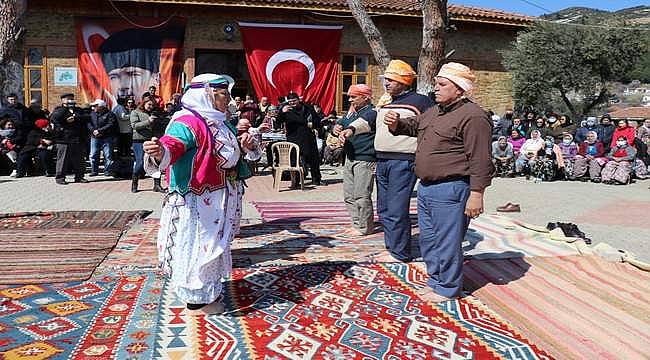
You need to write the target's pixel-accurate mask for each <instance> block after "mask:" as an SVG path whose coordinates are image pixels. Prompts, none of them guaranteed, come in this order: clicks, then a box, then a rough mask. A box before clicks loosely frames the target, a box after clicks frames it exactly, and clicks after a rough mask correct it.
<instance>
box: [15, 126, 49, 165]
mask: <svg viewBox="0 0 650 360" xmlns="http://www.w3.org/2000/svg"><path fill="white" fill-rule="evenodd" d="M34 126H35V127H36V128H35V129H33V130H31V131H30V132H29V133H28V134H27V141H26V142H25V146H24V147H23V148H22V149H21V150H20V154H18V161H17V162H16V171H17V174H16V177H23V176H26V175H27V170H28V169H29V167H30V166H31V165H32V159H34V158H35V157H36V158H38V160H39V164H40V166H41V169H43V171H45V176H54V173H55V170H54V134H53V132H52V131H51V128H50V122H49V121H48V120H47V119H38V120H36V121H35V122H34Z"/></svg>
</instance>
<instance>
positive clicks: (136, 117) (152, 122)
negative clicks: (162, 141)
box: [130, 97, 163, 193]
mask: <svg viewBox="0 0 650 360" xmlns="http://www.w3.org/2000/svg"><path fill="white" fill-rule="evenodd" d="M155 109H156V102H155V100H154V99H152V98H150V97H146V98H145V99H144V100H143V101H142V103H140V105H139V106H138V107H137V109H135V110H133V111H131V115H130V118H131V127H132V128H133V144H132V147H133V174H132V176H131V192H133V193H135V192H138V181H139V179H140V176H142V175H144V150H143V148H142V144H143V143H144V142H145V141H147V140H149V139H151V138H152V137H154V128H156V129H160V128H162V125H161V124H159V122H161V121H163V119H162V118H161V117H159V116H156V115H154V110H155ZM158 175H159V174H158ZM153 181H154V188H153V191H156V192H163V189H162V186H161V185H160V176H158V177H157V178H156V177H154V179H153Z"/></svg>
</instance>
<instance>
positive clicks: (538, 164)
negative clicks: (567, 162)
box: [532, 136, 564, 181]
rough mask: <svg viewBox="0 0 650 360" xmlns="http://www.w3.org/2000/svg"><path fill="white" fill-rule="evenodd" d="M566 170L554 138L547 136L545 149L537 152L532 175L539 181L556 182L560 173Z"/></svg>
mask: <svg viewBox="0 0 650 360" xmlns="http://www.w3.org/2000/svg"><path fill="white" fill-rule="evenodd" d="M563 169H564V159H563V157H562V152H561V150H560V147H559V146H558V145H555V140H554V139H553V137H552V136H547V137H546V139H545V141H544V147H543V148H542V149H540V150H539V151H538V152H537V160H536V161H535V163H534V165H533V168H532V175H533V176H534V177H535V178H536V179H537V180H539V181H552V180H555V178H556V176H557V174H558V172H559V171H562V170H563Z"/></svg>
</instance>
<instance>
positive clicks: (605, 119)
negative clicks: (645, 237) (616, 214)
mask: <svg viewBox="0 0 650 360" xmlns="http://www.w3.org/2000/svg"><path fill="white" fill-rule="evenodd" d="M492 120H493V122H494V128H493V133H492V138H493V139H492V140H493V143H492V161H493V162H494V165H495V168H496V176H500V177H515V176H525V177H526V179H530V178H533V179H535V181H554V180H580V181H592V182H595V183H599V182H602V183H605V184H628V183H630V182H631V181H632V180H633V179H634V178H637V179H646V178H648V177H650V176H649V174H648V166H649V165H650V153H649V145H650V119H644V120H643V121H642V122H641V123H640V124H639V125H638V127H637V126H635V125H636V124H631V123H630V122H628V120H626V119H618V120H616V121H615V122H614V123H613V122H612V118H611V117H610V116H609V115H608V114H604V115H602V116H601V118H600V123H598V122H597V118H596V117H588V118H587V119H586V120H584V121H582V122H581V124H580V126H579V127H578V126H576V125H575V124H573V123H572V122H571V121H570V119H569V117H567V116H566V115H562V116H559V117H558V116H556V115H549V116H535V114H534V113H532V112H529V113H527V114H526V115H525V117H524V118H523V119H522V118H518V117H515V116H514V113H513V112H512V111H507V112H506V114H505V115H504V116H503V117H499V116H498V115H493V116H492Z"/></svg>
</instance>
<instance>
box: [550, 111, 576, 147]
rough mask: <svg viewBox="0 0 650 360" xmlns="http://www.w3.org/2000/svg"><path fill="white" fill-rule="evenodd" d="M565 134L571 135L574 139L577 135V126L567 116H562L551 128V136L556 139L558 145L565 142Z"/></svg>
mask: <svg viewBox="0 0 650 360" xmlns="http://www.w3.org/2000/svg"><path fill="white" fill-rule="evenodd" d="M564 133H569V134H571V137H573V136H574V135H575V133H576V125H575V124H573V123H572V122H571V120H570V119H569V117H568V116H567V115H560V117H559V118H558V120H557V122H556V123H555V124H553V126H552V127H551V135H552V136H553V137H554V138H555V143H556V144H559V143H561V142H562V141H563V140H564Z"/></svg>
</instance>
